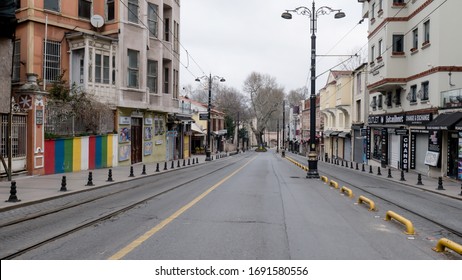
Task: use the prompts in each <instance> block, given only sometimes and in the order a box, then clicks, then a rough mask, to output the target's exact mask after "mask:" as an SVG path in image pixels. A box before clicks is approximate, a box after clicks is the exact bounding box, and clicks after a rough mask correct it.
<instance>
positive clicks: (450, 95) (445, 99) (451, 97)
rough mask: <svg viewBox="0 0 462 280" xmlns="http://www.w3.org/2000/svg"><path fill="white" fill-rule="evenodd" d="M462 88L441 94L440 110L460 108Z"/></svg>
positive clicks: (461, 104) (461, 105)
mask: <svg viewBox="0 0 462 280" xmlns="http://www.w3.org/2000/svg"><path fill="white" fill-rule="evenodd" d="M461 107H462V88H459V89H453V90H448V91H443V92H442V93H441V108H444V109H448V108H461Z"/></svg>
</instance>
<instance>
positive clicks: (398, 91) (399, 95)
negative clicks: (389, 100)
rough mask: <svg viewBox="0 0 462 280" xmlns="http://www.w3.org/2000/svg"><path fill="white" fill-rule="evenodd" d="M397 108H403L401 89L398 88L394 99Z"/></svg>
mask: <svg viewBox="0 0 462 280" xmlns="http://www.w3.org/2000/svg"><path fill="white" fill-rule="evenodd" d="M394 102H395V105H396V106H401V89H400V88H398V89H396V91H395V99H394Z"/></svg>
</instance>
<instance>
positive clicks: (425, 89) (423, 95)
mask: <svg viewBox="0 0 462 280" xmlns="http://www.w3.org/2000/svg"><path fill="white" fill-rule="evenodd" d="M428 85H429V83H428V81H426V82H423V83H422V89H421V90H422V93H421V96H420V99H421V100H422V101H426V100H428Z"/></svg>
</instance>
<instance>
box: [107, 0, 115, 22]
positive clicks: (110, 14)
mask: <svg viewBox="0 0 462 280" xmlns="http://www.w3.org/2000/svg"><path fill="white" fill-rule="evenodd" d="M114 5H115V4H114V0H106V19H107V20H108V21H110V20H114V19H115V6H114Z"/></svg>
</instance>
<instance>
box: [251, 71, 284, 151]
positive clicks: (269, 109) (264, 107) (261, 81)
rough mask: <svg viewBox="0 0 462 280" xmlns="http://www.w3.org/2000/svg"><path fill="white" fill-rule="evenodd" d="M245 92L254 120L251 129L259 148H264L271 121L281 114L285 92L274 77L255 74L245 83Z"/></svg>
mask: <svg viewBox="0 0 462 280" xmlns="http://www.w3.org/2000/svg"><path fill="white" fill-rule="evenodd" d="M244 92H246V93H247V94H248V95H249V97H250V102H249V103H250V112H251V114H252V117H253V118H254V121H253V122H250V128H251V129H252V131H253V133H254V134H255V135H256V138H257V143H258V146H259V147H262V146H263V133H264V131H265V129H266V128H267V126H268V122H269V120H270V119H271V118H272V117H273V116H277V115H280V114H281V112H280V109H281V104H282V102H283V99H284V90H283V88H282V87H280V86H279V85H278V84H277V83H276V79H275V78H274V77H271V76H269V75H266V74H260V73H256V72H253V73H251V74H250V75H249V76H248V77H247V79H246V80H245V81H244Z"/></svg>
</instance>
